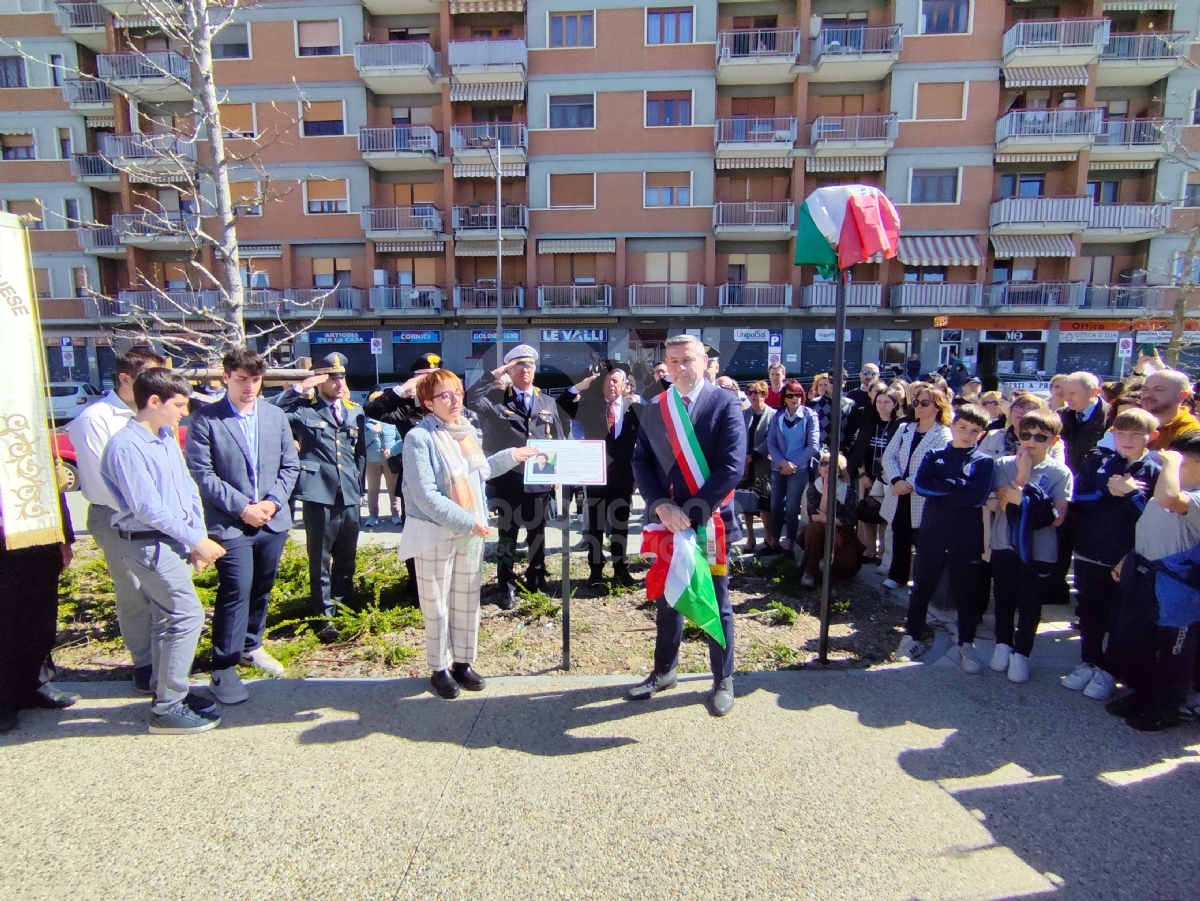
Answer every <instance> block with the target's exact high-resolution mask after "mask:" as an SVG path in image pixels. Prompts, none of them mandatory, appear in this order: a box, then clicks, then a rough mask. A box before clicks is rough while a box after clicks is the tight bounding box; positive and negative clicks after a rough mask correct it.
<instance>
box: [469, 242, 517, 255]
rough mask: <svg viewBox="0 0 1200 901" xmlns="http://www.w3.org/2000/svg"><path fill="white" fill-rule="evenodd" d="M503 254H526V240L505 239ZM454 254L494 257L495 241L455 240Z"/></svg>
mask: <svg viewBox="0 0 1200 901" xmlns="http://www.w3.org/2000/svg"><path fill="white" fill-rule="evenodd" d="M500 254H501V256H506V257H523V256H525V242H524V241H505V242H504V243H503V245H502V246H501V248H500ZM454 255H455V256H456V257H494V256H495V255H496V242H495V241H455V242H454Z"/></svg>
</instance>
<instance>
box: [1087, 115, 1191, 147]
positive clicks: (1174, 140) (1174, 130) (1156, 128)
mask: <svg viewBox="0 0 1200 901" xmlns="http://www.w3.org/2000/svg"><path fill="white" fill-rule="evenodd" d="M1182 129H1183V120H1182V119H1106V120H1105V121H1104V125H1103V126H1102V127H1101V129H1100V131H1099V133H1098V134H1097V135H1096V138H1095V140H1094V141H1093V142H1092V143H1093V145H1094V146H1096V147H1143V146H1154V145H1157V144H1171V145H1174V144H1178V143H1179V139H1180V135H1181V134H1182Z"/></svg>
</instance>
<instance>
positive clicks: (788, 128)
mask: <svg viewBox="0 0 1200 901" xmlns="http://www.w3.org/2000/svg"><path fill="white" fill-rule="evenodd" d="M715 129H716V144H717V158H718V159H723V158H726V159H728V158H733V159H743V158H747V157H750V158H754V159H786V158H787V157H789V156H791V155H792V152H793V150H794V149H795V146H796V134H797V129H796V120H795V118H794V117H791V116H776V117H773V118H769V119H749V118H745V119H743V118H739V119H718V120H717V122H716V125H715Z"/></svg>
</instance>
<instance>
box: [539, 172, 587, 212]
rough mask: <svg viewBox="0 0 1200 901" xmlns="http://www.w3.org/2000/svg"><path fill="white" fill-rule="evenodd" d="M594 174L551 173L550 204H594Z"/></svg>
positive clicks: (564, 205)
mask: <svg viewBox="0 0 1200 901" xmlns="http://www.w3.org/2000/svg"><path fill="white" fill-rule="evenodd" d="M592 185H593V177H592V174H591V173H590V172H589V173H585V174H577V175H551V176H550V206H552V207H587V206H594V204H595V197H594V191H593V189H592Z"/></svg>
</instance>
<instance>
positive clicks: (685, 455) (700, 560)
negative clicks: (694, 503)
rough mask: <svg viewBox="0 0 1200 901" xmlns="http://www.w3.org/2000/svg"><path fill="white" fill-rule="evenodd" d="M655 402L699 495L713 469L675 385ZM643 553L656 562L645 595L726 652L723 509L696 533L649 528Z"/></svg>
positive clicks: (690, 485) (685, 475)
mask: <svg viewBox="0 0 1200 901" xmlns="http://www.w3.org/2000/svg"><path fill="white" fill-rule="evenodd" d="M651 403H657V404H659V406H660V408H661V410H662V417H663V424H664V425H665V426H666V430H667V440H668V441H669V442H670V445H671V452H672V453H673V454H674V456H675V462H676V463H678V464H679V468H680V470H681V471H682V472H683V478H684V481H686V482H687V484H688V489H689V490H690V491H691V493H692V495H693V496H695V495H696V494H697V493H699V491H700V487H701V486H702V485H703V484H704V483H705V481H707V479H708V476H709V470H708V462H707V461H706V460H705V459H704V453H703V452H702V451H701V449H700V444H699V442H698V441H697V440H696V432H695V429H693V428H692V421H691V419H690V418H689V417H688V412H687V407H685V406H684V404H683V398H682V397H681V396H680V394H679V391H678V389H676V388H675V387H674V386H672V387H671V388H669V389H668V390H667V391H664V392H663V393H662V394H660V395H658V396H657V397H655V398H654V400H653V401H651ZM727 500H728V499H727ZM641 553H642V555H643V556H646V557H653V558H654V563H653V564H652V565H651V567H650V572H648V573H647V574H646V596H647V597H648V598H651V599H653V600H657V599H658V598H664V599H665V600H666V602H667V603H668V604H670V605H671V606H672V607H673V608H674V609H676V610H678V611H679V612H680V613H681V614H683V616H684V618H685V619H687V620H689V621H690V622H692V623H694V624H695V625H696V626H698V627H699V628H700V629H701V630H702V631H704V632H705V633H706V634H707V635H710V636H711V637H712V638H713V640H714V641H716V642H717V643H718V644H719V645H720V646H721V647H725V630H724V629H723V628H722V627H721V617H720V611H719V610H718V608H717V594H716V589H715V587H714V586H713V579H712V577H713V576H714V575H720V576H723V575H725V574H726V572H727V571H728V569H727V567H728V563H727V559H726V552H725V523H724V521H722V519H721V515H720V512H719V510H714V511H713V515H712V518H711V519H710V520H709V521H708V522H706V523H704V524H703V525H700V526H697V527H696V528H695V529H683V530H681V531H679V532H674V533H672V532H668V531H667V529H666V527H665V526H663V525H661V524H659V523H649V524H647V525H646V526H645V528H643V529H642V547H641Z"/></svg>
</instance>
